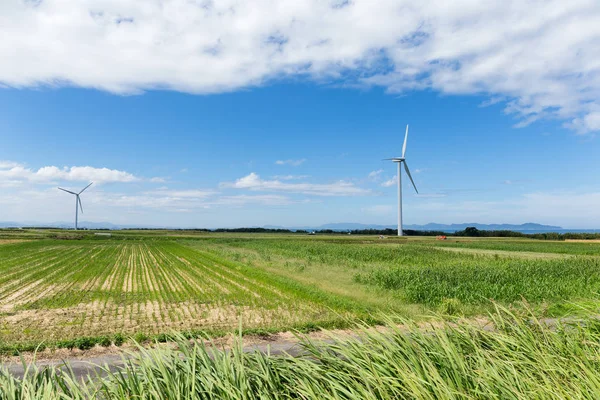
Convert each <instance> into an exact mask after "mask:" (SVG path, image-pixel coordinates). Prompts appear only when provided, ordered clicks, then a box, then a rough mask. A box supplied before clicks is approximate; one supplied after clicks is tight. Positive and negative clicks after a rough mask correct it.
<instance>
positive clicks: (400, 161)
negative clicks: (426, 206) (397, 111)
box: [384, 125, 419, 236]
mask: <svg viewBox="0 0 600 400" xmlns="http://www.w3.org/2000/svg"><path fill="white" fill-rule="evenodd" d="M407 140H408V125H406V134H405V135H404V145H403V146H402V157H394V158H386V159H385V160H384V161H393V162H395V163H398V236H402V168H401V164H404V170H405V171H406V175H408V177H409V178H410V181H411V182H412V184H413V187H414V188H415V192H417V193H419V191H418V190H417V185H415V181H413V178H412V176H410V170H409V169H408V165H407V164H406V159H405V158H404V155H405V154H406V141H407Z"/></svg>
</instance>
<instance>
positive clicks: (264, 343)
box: [0, 317, 578, 379]
mask: <svg viewBox="0 0 600 400" xmlns="http://www.w3.org/2000/svg"><path fill="white" fill-rule="evenodd" d="M473 322H474V323H476V324H477V325H479V326H480V327H481V328H482V329H485V330H494V328H493V327H492V326H491V325H490V324H489V321H486V320H479V321H475V320H474V321H473ZM538 322H539V323H541V324H543V325H545V326H547V327H548V328H550V329H555V328H556V326H557V324H558V323H559V322H563V323H564V322H567V323H575V324H577V323H578V322H577V320H576V319H573V318H569V317H567V318H561V319H557V318H543V319H540V320H538ZM328 332H329V333H332V331H328ZM342 332H343V331H338V335H339V334H340V333H342ZM348 335H349V336H351V337H356V338H358V337H359V334H358V332H349V331H344V332H343V336H346V337H347V336H348ZM307 338H308V339H310V340H311V341H312V342H313V343H321V344H331V343H333V340H332V339H331V338H328V335H327V334H325V335H322V334H320V333H318V332H315V333H313V334H309V335H308V336H307ZM215 347H216V348H217V349H223V350H224V351H228V350H229V349H230V348H231V347H230V346H227V345H223V346H219V345H215ZM243 351H244V352H246V353H252V352H256V351H258V352H261V353H263V354H270V355H275V356H277V355H284V354H287V355H290V356H292V357H297V356H300V355H302V354H303V352H304V350H303V348H302V346H301V345H300V342H299V339H298V338H296V337H293V338H290V336H287V337H286V338H285V339H284V338H282V337H278V338H275V337H272V338H267V339H261V340H260V341H259V342H257V343H252V344H248V345H245V346H244V347H243ZM127 358H128V357H127V352H123V353H121V354H105V355H98V356H91V357H85V356H83V357H80V358H75V357H73V358H68V357H67V358H65V359H63V360H57V359H54V360H37V361H35V364H36V365H37V366H38V367H41V368H43V367H49V368H64V367H65V366H66V365H69V366H70V368H71V370H72V371H73V375H74V376H75V377H76V378H78V379H81V378H85V377H87V376H88V375H89V376H97V375H100V376H103V375H106V372H105V371H104V369H103V366H108V368H109V369H110V370H112V371H114V370H115V369H118V368H119V367H120V366H122V365H123V364H124V360H126V359H127ZM2 370H5V371H8V373H10V374H11V375H13V376H15V377H18V378H21V377H23V374H24V372H25V368H24V367H23V364H22V363H16V362H8V363H0V371H2Z"/></svg>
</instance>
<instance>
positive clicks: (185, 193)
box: [145, 188, 218, 199]
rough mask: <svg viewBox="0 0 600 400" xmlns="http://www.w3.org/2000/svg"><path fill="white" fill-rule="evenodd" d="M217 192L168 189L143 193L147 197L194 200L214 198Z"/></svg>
mask: <svg viewBox="0 0 600 400" xmlns="http://www.w3.org/2000/svg"><path fill="white" fill-rule="evenodd" d="M217 193H218V192H217V191H215V190H211V189H206V190H199V189H190V190H169V189H164V188H161V189H157V190H154V191H150V192H145V194H148V195H156V196H163V197H168V198H196V199H204V198H207V197H210V196H214V195H215V194H217Z"/></svg>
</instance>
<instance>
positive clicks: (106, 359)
mask: <svg viewBox="0 0 600 400" xmlns="http://www.w3.org/2000/svg"><path fill="white" fill-rule="evenodd" d="M321 342H323V343H325V342H327V340H323V341H321ZM255 351H258V352H261V353H264V354H271V355H283V354H289V355H291V356H294V357H295V356H298V355H300V354H301V353H302V348H301V347H300V345H299V343H298V341H276V342H269V343H259V344H252V345H248V346H244V352H246V353H252V352H255ZM124 356H125V354H107V355H100V356H96V357H90V358H85V359H78V358H73V359H69V358H67V359H64V360H38V361H36V362H35V364H36V365H37V366H38V367H40V368H43V367H49V368H64V367H65V365H69V366H70V368H71V369H72V371H73V374H74V376H75V377H77V378H78V379H80V378H85V377H87V376H88V375H91V376H96V375H97V374H99V375H101V376H102V375H105V374H106V373H105V372H104V371H103V369H102V367H101V366H105V365H107V366H108V367H109V369H110V370H115V369H117V368H118V367H119V366H122V365H123V363H124ZM125 357H126V356H125ZM0 370H6V371H8V372H9V373H10V374H11V375H13V376H15V377H18V378H22V377H23V374H24V373H25V368H24V366H23V364H22V363H2V364H0Z"/></svg>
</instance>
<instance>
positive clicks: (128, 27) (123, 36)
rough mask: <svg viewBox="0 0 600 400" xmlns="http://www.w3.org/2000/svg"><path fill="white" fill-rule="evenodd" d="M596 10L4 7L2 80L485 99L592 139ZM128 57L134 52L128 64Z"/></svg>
mask: <svg viewBox="0 0 600 400" xmlns="http://www.w3.org/2000/svg"><path fill="white" fill-rule="evenodd" d="M599 19H600V2H598V1H597V0H569V1H564V0H546V1H506V0H489V1H485V2H478V1H473V0H456V1H452V2H448V1H443V0H423V1H419V2H414V1H409V0H355V1H349V2H344V3H343V4H342V5H341V6H339V4H336V3H332V2H329V1H320V0H280V1H278V2H273V1H270V0H255V1H249V0H222V1H218V2H217V1H188V0H149V1H143V2H140V1H134V0H122V1H112V0H95V1H91V2H90V1H78V0H43V1H3V2H0V35H1V37H3V38H8V39H6V40H3V41H2V42H1V43H0V59H1V60H3V62H2V63H0V84H1V85H6V86H11V87H31V86H39V85H49V86H79V87H87V88H96V89H101V90H106V91H109V92H113V93H129V94H130V93H140V92H142V91H144V90H151V89H156V88H160V89H170V90H177V91H183V92H189V93H215V92H224V91H232V90H236V89H239V88H244V87H249V86H258V85H262V84H264V83H266V82H268V81H269V80H271V79H280V78H282V77H284V78H285V77H305V78H308V79H315V80H317V81H318V82H331V81H336V82H338V83H339V82H341V83H342V84H344V85H346V86H349V87H352V86H356V85H363V86H370V85H378V86H383V87H385V88H386V89H387V90H388V91H389V92H392V93H398V92H405V91H410V90H421V89H434V90H437V91H440V92H442V93H446V94H483V95H488V96H489V97H490V100H489V101H488V103H489V104H492V103H494V102H503V103H504V104H506V112H508V113H512V114H515V115H516V116H518V117H519V118H520V121H521V122H520V123H521V125H523V124H527V123H531V122H533V121H535V120H537V119H539V118H546V117H550V118H558V119H561V120H563V121H565V125H567V126H569V127H570V128H572V129H575V130H576V131H577V132H580V133H585V132H589V131H594V130H600V103H599V100H598V99H600V24H599V23H598V20H599ZM132 55H133V56H132Z"/></svg>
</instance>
